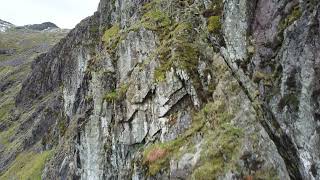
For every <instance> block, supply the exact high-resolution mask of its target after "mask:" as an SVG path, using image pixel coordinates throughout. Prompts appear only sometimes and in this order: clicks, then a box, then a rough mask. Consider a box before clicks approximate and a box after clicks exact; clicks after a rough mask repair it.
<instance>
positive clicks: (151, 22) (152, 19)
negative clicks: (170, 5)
mask: <svg viewBox="0 0 320 180" xmlns="http://www.w3.org/2000/svg"><path fill="white" fill-rule="evenodd" d="M141 23H142V26H143V27H144V28H146V29H149V30H152V31H157V30H161V29H163V28H167V27H168V26H170V24H171V20H170V18H169V17H168V15H167V14H166V13H165V12H163V11H160V10H157V9H152V10H150V11H148V12H147V13H145V14H144V15H143V16H142V20H141Z"/></svg>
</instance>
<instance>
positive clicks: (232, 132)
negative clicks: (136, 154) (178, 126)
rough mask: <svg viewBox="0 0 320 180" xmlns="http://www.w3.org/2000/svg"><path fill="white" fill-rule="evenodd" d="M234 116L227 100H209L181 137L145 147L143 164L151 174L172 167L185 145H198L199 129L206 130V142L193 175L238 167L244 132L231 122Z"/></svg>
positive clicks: (203, 174) (202, 174)
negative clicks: (173, 160)
mask: <svg viewBox="0 0 320 180" xmlns="http://www.w3.org/2000/svg"><path fill="white" fill-rule="evenodd" d="M232 118H233V114H232V113H231V112H228V111H227V107H226V105H225V103H224V102H222V101H219V100H217V101H215V102H210V103H208V104H207V105H206V106H205V107H204V108H202V110H201V111H199V112H198V113H196V114H195V115H194V117H193V123H192V126H191V128H190V129H188V130H187V131H186V132H185V133H184V134H182V135H181V136H180V137H179V138H177V139H176V140H173V141H169V142H166V143H156V144H153V145H150V146H149V147H148V148H146V149H145V150H144V152H143V157H144V158H143V159H144V160H143V163H144V165H146V166H147V167H148V173H149V175H151V176H152V175H155V174H157V173H158V172H160V170H162V169H165V168H166V167H168V166H169V163H170V160H171V159H172V158H177V157H179V155H180V154H181V148H182V147H185V146H190V147H194V144H192V143H191V142H190V139H191V138H192V136H193V135H194V134H195V133H197V132H199V131H201V132H205V137H204V140H205V142H204V143H203V145H202V151H201V157H200V162H199V164H198V166H197V167H196V169H195V171H194V174H193V175H192V176H193V177H195V179H206V177H216V176H218V175H220V174H222V173H223V172H224V171H225V170H226V169H230V168H236V161H237V160H238V159H237V158H238V154H237V152H238V150H239V146H240V142H241V138H242V137H243V132H242V131H241V130H240V129H238V128H236V127H234V126H233V125H231V124H230V120H231V119H232ZM205 125H206V126H205ZM190 147H189V148H188V149H189V150H190Z"/></svg>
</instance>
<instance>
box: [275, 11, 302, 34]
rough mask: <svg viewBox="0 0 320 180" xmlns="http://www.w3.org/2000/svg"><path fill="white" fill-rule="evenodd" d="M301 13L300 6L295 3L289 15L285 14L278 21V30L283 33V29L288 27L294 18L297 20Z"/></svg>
mask: <svg viewBox="0 0 320 180" xmlns="http://www.w3.org/2000/svg"><path fill="white" fill-rule="evenodd" d="M301 15H302V11H301V9H300V6H299V5H297V6H295V7H294V8H293V9H292V11H291V13H290V14H289V15H287V16H286V17H284V18H283V19H282V20H281V21H280V23H279V32H281V33H283V31H284V30H285V29H286V28H287V27H289V26H290V25H291V24H292V23H293V22H295V21H296V20H298V19H299V18H300V17H301Z"/></svg>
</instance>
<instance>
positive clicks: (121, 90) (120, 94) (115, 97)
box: [104, 84, 129, 102]
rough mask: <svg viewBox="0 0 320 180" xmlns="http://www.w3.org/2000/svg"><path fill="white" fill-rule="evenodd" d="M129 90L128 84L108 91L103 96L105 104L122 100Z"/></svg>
mask: <svg viewBox="0 0 320 180" xmlns="http://www.w3.org/2000/svg"><path fill="white" fill-rule="evenodd" d="M128 88H129V84H122V85H121V86H119V87H118V88H117V89H115V90H112V91H109V92H107V93H106V94H105V96H104V99H105V100H106V101H107V102H114V101H120V100H122V99H123V98H124V97H125V95H126V93H127V91H128Z"/></svg>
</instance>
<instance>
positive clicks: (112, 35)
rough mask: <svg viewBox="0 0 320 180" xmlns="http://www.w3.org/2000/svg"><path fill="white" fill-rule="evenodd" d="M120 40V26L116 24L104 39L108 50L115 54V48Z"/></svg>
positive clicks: (108, 30)
mask: <svg viewBox="0 0 320 180" xmlns="http://www.w3.org/2000/svg"><path fill="white" fill-rule="evenodd" d="M119 40H120V25H119V24H114V25H113V26H112V27H111V28H109V29H107V30H106V31H105V33H104V35H103V37H102V41H103V42H104V43H105V45H106V48H107V50H108V51H109V52H110V53H111V54H113V53H114V50H115V48H116V47H117V45H118V42H119Z"/></svg>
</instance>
